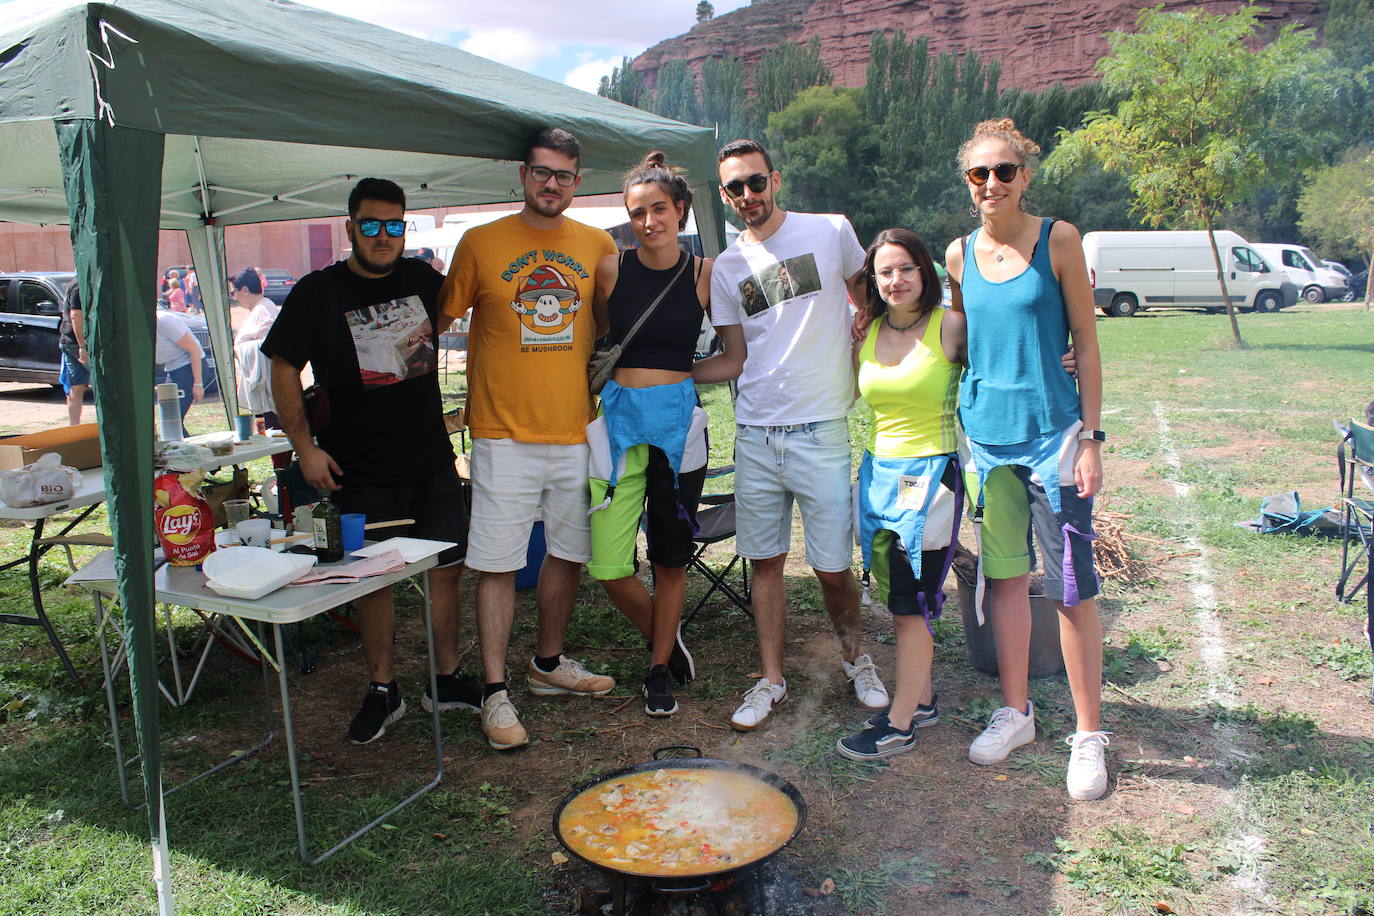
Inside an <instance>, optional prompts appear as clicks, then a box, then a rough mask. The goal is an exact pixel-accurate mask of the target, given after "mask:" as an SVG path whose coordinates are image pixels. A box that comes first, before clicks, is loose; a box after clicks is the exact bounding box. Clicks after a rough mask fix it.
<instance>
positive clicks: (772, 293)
mask: <svg viewBox="0 0 1374 916" xmlns="http://www.w3.org/2000/svg"><path fill="white" fill-rule="evenodd" d="M820 291H821V274H820V271H819V270H817V269H816V257H815V255H813V254H811V253H810V252H807V253H806V254H802V255H797V256H796V257H795V258H788V259H787V260H786V261H778V262H776V263H773V264H769V265H768V266H767V267H765V268H764V269H763V270H760V271H759V272H758V273H756V274H754V275H753V276H750V277H746V278H745V279H743V280H741V281H740V284H739V295H740V303H741V305H743V306H744V314H745V315H746V316H749V317H753V316H754V315H757V314H758V313H759V312H762V311H763V310H764V309H769V308H772V307H773V306H775V305H781V304H782V303H784V302H786V301H787V300H789V299H796V298H798V297H799V296H808V295H811V294H813V293H818V292H820Z"/></svg>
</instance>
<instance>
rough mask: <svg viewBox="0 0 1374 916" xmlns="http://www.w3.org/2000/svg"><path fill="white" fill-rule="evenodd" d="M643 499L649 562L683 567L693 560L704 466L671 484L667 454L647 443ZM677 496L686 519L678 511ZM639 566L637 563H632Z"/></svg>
mask: <svg viewBox="0 0 1374 916" xmlns="http://www.w3.org/2000/svg"><path fill="white" fill-rule="evenodd" d="M644 477H645V481H644V483H645V487H644V488H645V492H646V495H647V498H646V499H645V500H644V502H645V510H644V511H645V521H646V522H647V524H646V525H645V526H644V539H645V541H646V542H647V546H648V554H649V562H650V563H656V564H658V565H659V566H666V567H682V566H686V565H687V564H688V563H690V562H691V561H692V554H693V553H695V552H696V544H695V543H694V542H693V541H692V532H693V531H695V530H696V526H697V506H698V504H699V503H700V502H701V488H702V487H703V486H704V485H705V484H706V466H705V465H702V466H701V467H699V468H697V469H696V470H695V471H683V472H682V473H681V474H678V475H677V480H676V483H677V486H676V487H674V479H673V468H672V465H670V464H669V463H668V456H667V455H665V454H663V452H662V451H660V450H659V449H658V448H656V447H654V446H652V445H651V446H649V465H648V467H647V468H645V469H644ZM679 498H680V499H681V503H680V505H681V507H682V508H683V509H684V510H685V511H686V513H687V518H685V519H684V518H683V517H682V516H681V515H680V514H679V513H678V506H679V502H678V500H679ZM635 565H636V566H638V563H636V564H635Z"/></svg>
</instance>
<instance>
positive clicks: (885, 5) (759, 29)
mask: <svg viewBox="0 0 1374 916" xmlns="http://www.w3.org/2000/svg"><path fill="white" fill-rule="evenodd" d="M1145 5H1147V2H1146V0H1093V2H1091V3H1066V2H1064V0H755V2H754V3H753V5H751V6H746V7H742V8H740V9H738V10H734V11H732V12H729V13H725V14H723V15H721V16H717V17H716V18H715V19H712V20H710V21H709V22H704V23H701V24H699V25H697V26H695V27H693V28H692V30H691V31H690V32H687V33H686V34H685V35H679V36H677V37H676V38H670V39H668V40H667V41H662V42H659V43H658V44H656V45H654V46H653V47H652V48H649V49H648V50H647V51H645V52H644V53H643V54H640V55H639V56H638V57H637V58H635V60H634V68H635V69H636V70H638V71H640V72H641V73H642V74H644V76H645V77H646V81H647V84H648V85H650V86H652V85H654V80H655V77H656V76H657V73H658V68H659V67H660V66H662V65H663V63H664V62H665V61H668V60H675V59H679V58H685V59H686V60H687V61H688V64H689V66H691V67H692V69H697V68H698V67H699V66H700V65H701V62H702V60H704V59H706V58H708V57H717V56H722V55H733V56H736V57H739V58H740V59H741V60H742V61H743V63H744V67H745V72H746V73H748V72H750V71H751V70H752V68H753V67H754V66H756V65H757V64H758V62H759V60H760V59H761V58H762V57H763V55H764V54H766V53H767V52H768V50H769V49H770V48H772V47H774V46H775V45H777V44H778V43H780V42H783V41H792V42H806V41H810V40H811V38H812V36H815V37H817V38H819V39H820V43H821V57H822V59H823V60H824V61H825V63H826V65H827V66H828V67H830V70H831V72H832V73H834V74H835V82H836V83H839V84H841V85H845V86H859V85H862V84H863V82H864V69H865V67H866V66H867V65H868V45H869V40H870V38H871V37H872V35H873V33H874V32H884V31H895V30H896V29H902V30H904V31H905V32H906V34H907V35H908V36H909V37H913V38H914V37H916V36H918V35H924V36H925V37H926V38H927V40H928V41H929V42H930V50H931V52H932V53H933V54H942V53H946V52H951V51H952V52H955V53H963V52H964V51H968V50H972V51H976V52H977V53H978V55H979V56H980V57H982V58H984V59H985V60H996V61H998V62H999V63H1000V64H1001V66H1002V80H1001V86H1002V88H1004V89H1008V88H1018V89H1043V88H1044V87H1046V86H1050V85H1052V84H1054V83H1064V84H1066V85H1069V86H1075V85H1078V84H1080V83H1083V82H1087V81H1089V80H1091V79H1093V78H1094V76H1095V73H1094V70H1093V65H1094V64H1095V63H1096V61H1097V59H1098V58H1099V57H1101V56H1102V55H1103V54H1105V53H1106V52H1107V33H1108V32H1111V31H1114V30H1116V29H1122V30H1127V31H1129V30H1131V29H1132V28H1134V26H1135V21H1136V17H1137V16H1138V15H1139V13H1140V10H1141V8H1142V6H1145ZM1239 6H1241V4H1240V3H1239V2H1237V0H1194V2H1180V0H1169V2H1165V3H1164V8H1165V9H1166V10H1183V9H1191V8H1194V7H1202V8H1203V9H1205V10H1207V11H1208V12H1212V13H1223V12H1230V11H1231V10H1234V9H1236V8H1237V7H1239ZM1265 6H1267V7H1269V12H1268V13H1267V14H1265V16H1264V18H1265V20H1267V21H1268V22H1270V23H1271V24H1272V25H1271V28H1272V29H1273V30H1275V31H1277V29H1278V27H1279V26H1280V25H1286V24H1288V23H1290V22H1291V23H1298V24H1300V25H1304V26H1311V25H1317V24H1318V20H1319V18H1320V16H1319V12H1318V7H1319V6H1320V4H1319V3H1318V2H1317V0H1292V2H1284V0H1266V2H1265Z"/></svg>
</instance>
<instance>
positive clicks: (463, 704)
mask: <svg viewBox="0 0 1374 916" xmlns="http://www.w3.org/2000/svg"><path fill="white" fill-rule="evenodd" d="M435 680H437V681H438V682H439V711H440V712H446V711H447V710H450V709H468V710H471V711H472V712H481V711H482V684H481V682H480V681H478V680H477V678H475V677H473V676H472V675H470V674H464V673H463V669H462V668H455V669H453V673H452V674H441V675H439V676H438V677H437V678H436V679H435ZM420 705H421V706H422V707H424V710H425V712H434V700H433V699H431V698H430V695H429V688H428V687H426V688H425V695H424V696H423V697H422V698H421V699H420Z"/></svg>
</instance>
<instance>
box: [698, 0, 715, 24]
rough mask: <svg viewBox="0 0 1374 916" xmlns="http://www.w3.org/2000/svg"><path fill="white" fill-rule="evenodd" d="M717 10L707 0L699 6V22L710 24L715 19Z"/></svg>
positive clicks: (702, 1) (702, 0)
mask: <svg viewBox="0 0 1374 916" xmlns="http://www.w3.org/2000/svg"><path fill="white" fill-rule="evenodd" d="M715 15H716V8H715V7H714V6H712V5H711V4H710V3H708V2H706V0H701V2H700V3H698V4H697V22H710V21H711V20H712V19H714V18H715Z"/></svg>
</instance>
